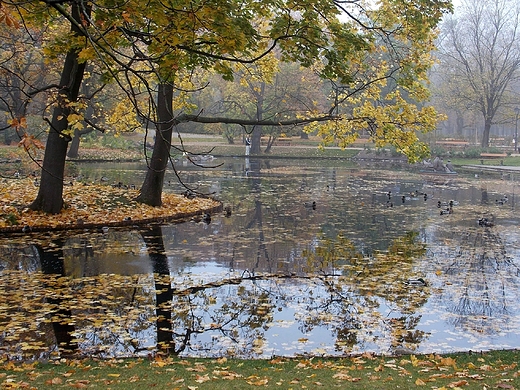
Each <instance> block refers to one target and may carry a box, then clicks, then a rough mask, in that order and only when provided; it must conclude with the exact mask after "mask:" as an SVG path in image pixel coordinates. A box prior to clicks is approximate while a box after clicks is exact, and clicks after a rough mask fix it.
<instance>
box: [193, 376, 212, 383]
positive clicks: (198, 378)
mask: <svg viewBox="0 0 520 390" xmlns="http://www.w3.org/2000/svg"><path fill="white" fill-rule="evenodd" d="M210 380H211V378H210V377H209V375H208V374H205V375H198V374H197V376H196V379H195V382H197V383H204V382H208V381H210Z"/></svg>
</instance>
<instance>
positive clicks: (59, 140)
mask: <svg viewBox="0 0 520 390" xmlns="http://www.w3.org/2000/svg"><path fill="white" fill-rule="evenodd" d="M72 17H73V19H74V20H75V21H77V23H78V25H81V23H82V18H81V17H80V9H79V4H77V3H76V2H73V3H72ZM71 31H73V32H74V33H75V34H76V35H81V31H80V30H79V29H78V28H77V27H76V26H75V25H72V28H71ZM78 54H79V51H78V50H71V51H69V52H68V53H67V57H66V58H65V63H64V65H63V70H62V73H61V80H60V90H59V93H58V94H59V96H58V105H57V106H56V108H55V109H54V112H53V115H52V122H51V128H50V131H49V137H48V139H47V144H46V147H45V156H44V158H43V169H42V175H41V180H40V188H39V191H38V195H37V196H36V199H35V200H34V201H33V203H32V204H31V205H30V206H29V207H30V208H31V209H32V210H40V211H44V212H46V213H50V214H57V213H59V212H60V211H61V209H62V207H63V176H64V173H65V159H66V158H67V145H68V143H69V141H70V137H69V136H66V135H64V134H63V131H65V130H67V127H68V122H67V117H68V115H69V114H70V108H69V107H68V103H69V102H75V101H76V100H77V98H78V94H79V88H80V86H81V82H82V81H83V74H84V71H85V65H86V63H85V62H83V63H79V62H78Z"/></svg>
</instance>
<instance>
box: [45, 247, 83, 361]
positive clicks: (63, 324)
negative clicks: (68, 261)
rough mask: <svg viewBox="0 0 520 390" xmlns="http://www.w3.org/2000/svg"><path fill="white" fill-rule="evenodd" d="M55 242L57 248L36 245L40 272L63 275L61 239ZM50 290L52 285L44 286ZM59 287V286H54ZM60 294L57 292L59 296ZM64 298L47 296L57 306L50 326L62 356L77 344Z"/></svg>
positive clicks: (68, 353)
mask: <svg viewBox="0 0 520 390" xmlns="http://www.w3.org/2000/svg"><path fill="white" fill-rule="evenodd" d="M53 244H56V248H58V250H54V249H53V250H45V249H43V248H42V247H41V246H39V245H37V246H36V248H37V250H38V254H39V256H40V262H41V266H42V272H43V273H44V274H49V275H61V276H65V265H64V263H63V259H64V255H63V241H62V240H57V241H53ZM46 287H47V288H48V289H49V290H50V291H52V288H53V287H52V286H51V285H49V286H46ZM55 288H57V289H59V286H55ZM59 295H60V294H58V296H59ZM63 301H64V298H53V297H49V298H47V302H48V303H50V304H51V305H53V306H54V307H56V308H57V310H56V311H55V312H54V313H53V315H52V328H53V330H54V336H55V337H56V344H57V346H58V348H59V350H60V351H61V354H62V355H63V356H67V355H73V354H74V353H75V352H76V351H77V349H78V344H77V343H76V341H74V337H73V334H74V332H75V327H74V325H73V324H72V322H73V321H72V312H71V311H70V309H66V308H63V307H62V306H63Z"/></svg>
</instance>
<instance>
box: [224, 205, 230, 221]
mask: <svg viewBox="0 0 520 390" xmlns="http://www.w3.org/2000/svg"><path fill="white" fill-rule="evenodd" d="M224 215H225V216H226V217H228V218H229V217H231V206H226V207H224Z"/></svg>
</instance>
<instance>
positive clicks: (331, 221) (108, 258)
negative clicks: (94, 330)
mask: <svg viewBox="0 0 520 390" xmlns="http://www.w3.org/2000/svg"><path fill="white" fill-rule="evenodd" d="M241 164H243V163H242V162H241V161H240V160H239V159H234V160H230V161H228V160H226V162H225V164H224V166H223V167H222V168H219V169H212V170H207V171H201V170H197V169H187V170H186V172H185V173H186V175H187V177H188V179H189V180H188V181H189V183H191V184H193V185H197V186H198V188H199V189H201V190H204V189H205V188H207V189H212V190H214V191H216V192H217V193H218V197H219V198H220V199H221V200H222V201H223V203H224V205H225V206H226V205H228V206H230V207H231V208H232V210H233V213H232V216H231V217H230V218H226V217H224V216H223V215H214V216H213V217H212V222H211V224H209V225H206V224H203V223H196V222H188V223H184V224H179V225H169V226H163V227H162V228H161V229H160V230H159V231H160V234H161V238H162V242H163V244H164V248H163V249H164V254H165V256H166V259H167V266H168V267H167V268H168V270H169V274H170V276H171V277H172V286H173V289H174V291H178V290H182V289H186V288H188V287H190V286H193V285H207V284H208V283H211V282H218V281H222V280H224V279H238V278H240V277H245V278H248V277H251V276H254V275H262V274H264V273H270V274H276V275H281V274H284V275H288V274H292V273H294V275H295V277H294V278H280V277H276V278H272V279H270V280H263V279H262V278H260V279H258V280H254V281H244V282H242V283H241V284H232V285H224V286H221V285H217V286H214V287H211V286H210V287H207V288H206V289H205V290H204V291H203V293H200V294H199V295H194V296H193V302H194V304H196V307H195V309H194V312H196V313H197V315H198V316H199V318H200V320H201V323H202V325H201V329H204V331H203V332H202V333H194V334H193V335H192V338H191V341H190V345H189V348H187V349H186V350H185V351H184V352H183V354H185V355H198V356H207V355H212V354H213V355H222V354H225V353H228V352H231V353H232V354H236V355H239V356H248V355H252V356H263V357H270V356H272V355H297V354H303V353H311V354H316V355H323V354H325V355H336V354H344V353H356V352H362V351H365V350H368V351H375V352H378V353H389V352H393V351H396V350H399V349H403V348H404V349H409V350H414V351H416V352H426V353H427V352H448V351H456V350H469V349H471V350H482V349H491V348H518V347H520V335H519V333H520V308H519V302H518V299H517V297H518V296H519V295H520V291H519V290H520V285H519V280H520V279H519V276H520V272H519V265H520V253H519V247H520V246H519V244H518V242H520V240H519V239H518V238H519V233H520V231H519V228H518V225H519V219H518V218H517V216H516V195H515V192H517V189H516V183H515V181H514V180H500V178H499V179H494V178H493V177H489V178H487V179H486V180H481V179H475V178H474V177H473V176H468V177H464V176H462V175H460V176H459V177H458V178H457V179H455V180H452V179H450V180H448V179H443V178H437V179H431V178H430V179H425V178H424V177H421V176H419V175H417V174H411V173H408V172H404V171H403V172H391V171H356V170H346V169H342V168H340V167H334V166H331V167H316V168H312V167H311V168H309V169H305V170H302V169H301V166H299V165H297V164H303V163H296V162H286V161H284V162H283V163H281V162H270V164H267V163H266V162H261V163H259V164H260V165H261V166H262V168H261V169H260V171H258V169H256V170H255V164H256V163H255V164H253V163H252V164H251V168H252V170H251V172H250V176H248V177H246V176H245V174H244V171H243V167H242V165H241ZM89 169H90V171H89V175H91V176H92V177H96V175H97V173H96V172H97V171H96V170H95V169H94V167H90V168H89ZM104 173H105V174H106V175H110V172H108V173H107V172H104ZM114 177H115V178H116V179H118V180H119V178H120V177H127V173H125V175H124V176H122V175H116V176H114ZM166 190H168V191H170V190H173V191H177V190H178V188H176V185H174V184H172V185H171V186H167V188H166ZM416 190H417V191H418V193H417V194H416V193H415V191H416ZM389 191H390V196H389V195H388V193H389ZM419 193H426V194H427V198H426V199H424V197H423V196H422V195H420V194H419ZM504 194H507V195H508V196H509V202H508V204H507V205H505V206H503V207H499V206H497V205H496V204H495V199H497V198H500V197H501V196H503V195H504ZM403 197H404V202H403ZM450 199H453V200H455V201H456V202H457V206H455V207H454V213H453V214H450V215H447V216H441V215H440V209H439V208H438V207H437V202H438V201H442V202H447V201H448V200H450ZM313 200H315V201H316V202H317V206H316V209H313V208H312V207H309V202H311V201H313ZM389 201H390V202H391V203H392V204H391V207H390V206H389V204H388V202H389ZM443 207H444V206H443ZM483 216H486V217H489V218H493V219H494V220H495V224H496V226H494V227H492V228H490V229H484V228H481V227H479V226H478V224H477V221H478V219H479V218H481V217H483ZM408 231H414V232H417V234H418V236H417V237H418V240H419V241H421V242H423V243H424V244H426V252H425V253H424V254H422V255H420V256H416V257H413V258H411V259H404V260H403V259H399V260H396V263H395V264H392V263H386V264H381V263H379V260H378V258H377V253H378V251H381V252H383V253H389V252H390V251H391V246H392V244H394V243H395V240H396V239H397V238H400V237H403V235H404V234H405V233H406V232H408ZM147 234H150V233H148V232H147V231H146V229H144V230H137V229H134V230H132V231H128V230H125V231H119V230H117V229H110V231H109V232H108V234H104V235H103V234H100V233H96V234H91V233H78V237H74V238H71V239H68V241H67V242H66V244H65V247H64V249H63V253H64V258H65V271H66V273H67V274H68V275H73V276H74V277H76V278H79V277H83V276H93V275H98V274H107V275H108V274H115V275H136V274H137V275H147V274H151V273H152V272H153V269H154V267H153V264H152V262H151V260H150V255H149V253H148V248H147V245H149V243H148V242H147V239H146V238H143V237H145V236H146V235H147ZM340 236H344V237H345V239H346V240H348V242H350V243H352V244H353V246H354V247H355V250H356V251H357V252H358V253H360V254H361V255H362V259H363V261H364V263H363V262H359V264H357V265H356V267H357V268H356V267H353V268H352V269H353V271H352V272H353V273H352V274H351V275H350V279H348V278H345V279H343V280H342V282H341V283H339V282H338V280H339V279H338V278H336V279H335V278H331V279H330V280H332V281H334V283H331V284H325V283H324V279H320V278H314V279H307V278H306V275H318V276H320V275H322V274H323V273H324V272H325V273H328V272H331V270H332V269H337V270H342V269H343V268H341V266H344V265H345V264H346V265H352V264H349V258H348V256H347V254H346V253H347V252H342V250H344V249H345V248H344V247H343V246H342V244H341V243H340V239H339V237H340ZM24 240H26V239H25V238H24ZM42 241H43V242H45V240H42ZM47 242H48V241H47ZM9 245H12V244H11V243H10V242H9V243H8V242H7V241H6V240H5V239H0V248H7V247H9V248H11V249H12V247H11V246H9ZM19 245H20V247H22V246H24V245H25V246H26V245H27V242H26V241H24V242H23V243H20V244H19ZM327 245H329V246H327ZM87 247H88V248H93V249H92V251H87V250H86V249H85V248H87ZM319 248H328V249H329V250H330V251H331V253H332V252H333V253H336V254H335V255H334V256H335V257H334V256H333V262H335V263H334V264H333V265H332V264H325V263H323V261H324V260H323V259H321V258H318V257H311V256H310V255H309V253H311V254H312V253H315V251H316V250H318V249H319ZM12 253H14V252H12ZM10 256H14V255H12V254H11V255H10ZM397 257H398V256H397ZM20 259H21V260H20V261H18V262H17V263H16V265H13V264H14V260H13V264H11V265H9V264H8V262H6V261H4V262H5V264H4V263H2V264H1V268H2V269H3V268H9V267H12V268H22V269H24V268H26V269H28V270H29V269H30V270H33V269H37V268H38V266H37V264H36V263H37V262H38V261H39V260H38V258H37V256H36V255H35V252H34V251H33V252H30V254H28V252H27V250H26V252H25V254H24V255H23V256H22V255H20ZM28 259H33V260H31V261H32V262H33V263H34V264H31V266H30V267H29V266H27V264H26V263H28V261H29V260H28ZM320 261H322V263H320ZM336 263H338V264H336ZM385 267H386V268H385ZM338 272H340V271H338ZM417 276H422V277H424V278H425V279H426V280H427V281H428V283H429V286H428V287H426V288H422V289H418V290H417V291H416V292H415V291H413V290H407V289H406V288H405V287H403V283H404V281H406V279H408V278H411V277H417ZM147 291H148V294H149V299H150V300H152V301H153V299H154V298H153V293H151V292H150V291H153V287H149V288H148V290H147ZM262 293H263V294H264V295H265V300H266V302H267V303H265V304H267V305H268V307H269V310H268V311H267V314H265V317H262V316H261V315H258V314H257V313H256V312H255V310H256V309H255V307H256V306H255V305H261V304H262V303H261V302H257V301H255V299H258V297H259V296H260V294H262ZM421 294H422V295H421ZM184 298H186V297H183V296H174V304H173V309H172V311H173V313H174V317H173V318H172V321H173V322H174V323H175V326H178V328H176V331H177V332H178V333H179V334H180V336H179V339H182V336H183V333H182V332H183V326H184V327H185V326H186V323H185V322H183V321H187V320H186V319H185V318H181V317H178V318H176V317H175V310H176V309H177V307H176V304H177V303H178V304H179V306H180V305H182V304H184V303H185V302H184V301H183V299H184ZM213 298H214V299H215V302H216V303H208V301H212V299H213ZM333 298H336V299H333ZM115 299H116V301H117V299H118V298H117V297H116V298H115ZM226 304H229V305H231V304H234V305H235V306H234V309H233V310H235V311H233V310H231V309H226V306H225V305H226ZM226 310H227V311H226ZM248 310H251V313H249V312H248ZM218 316H220V317H218ZM217 317H218V318H220V319H223V318H225V319H226V321H229V322H228V323H227V328H226V330H228V329H229V330H231V329H234V330H236V332H237V334H236V338H232V337H230V336H229V334H223V333H222V332H219V330H218V329H213V328H211V323H212V322H213V321H214V320H215V318H217ZM147 324H148V325H147V326H142V327H141V328H139V327H137V328H136V329H135V330H133V331H132V332H133V333H132V337H135V338H139V339H141V341H142V343H141V347H152V346H153V345H154V340H155V337H156V329H155V323H154V322H153V321H152V322H148V323H147ZM403 324H404V325H403ZM338 339H340V340H339V341H338ZM85 349H88V348H87V347H86V346H85ZM123 351H125V348H124V347H117V348H115V350H114V351H113V352H117V353H124V352H123Z"/></svg>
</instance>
